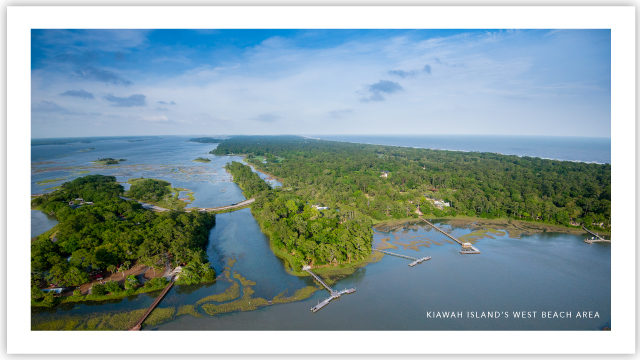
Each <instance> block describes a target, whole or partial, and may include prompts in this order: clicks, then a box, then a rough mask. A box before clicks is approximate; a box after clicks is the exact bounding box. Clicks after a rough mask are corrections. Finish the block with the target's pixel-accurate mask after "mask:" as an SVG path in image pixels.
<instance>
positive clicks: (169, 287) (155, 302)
mask: <svg viewBox="0 0 640 360" xmlns="http://www.w3.org/2000/svg"><path fill="white" fill-rule="evenodd" d="M175 282H176V278H175V277H174V278H173V279H171V282H169V285H167V286H166V287H165V288H164V289H163V290H162V292H161V293H160V295H158V297H157V298H156V299H155V300H154V301H153V303H152V304H151V305H150V306H149V308H148V309H147V311H145V313H144V314H143V315H142V317H141V318H140V320H138V322H137V323H136V324H135V325H134V326H133V327H132V328H131V329H129V331H139V330H140V328H142V323H143V322H144V321H145V320H147V317H148V316H149V315H151V312H152V311H153V310H154V309H155V308H156V306H158V304H160V301H162V299H163V298H164V296H165V295H167V293H168V292H169V290H171V287H172V286H173V284H174V283H175Z"/></svg>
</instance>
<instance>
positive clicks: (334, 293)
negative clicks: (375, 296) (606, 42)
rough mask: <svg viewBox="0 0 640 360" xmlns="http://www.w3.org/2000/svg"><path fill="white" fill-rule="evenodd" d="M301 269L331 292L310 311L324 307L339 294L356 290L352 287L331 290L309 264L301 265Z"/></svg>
mask: <svg viewBox="0 0 640 360" xmlns="http://www.w3.org/2000/svg"><path fill="white" fill-rule="evenodd" d="M302 270H304V271H306V272H308V273H309V274H311V276H313V277H314V279H316V280H317V281H318V282H319V283H320V284H322V286H324V287H325V288H326V289H327V290H328V291H329V294H331V295H330V296H329V297H328V298H326V299H324V300H322V301H321V302H319V303H318V304H317V305H316V306H314V307H312V308H311V311H313V312H316V311H318V310H320V309H322V308H323V307H325V306H326V305H328V304H329V303H330V302H331V300H333V299H337V298H339V297H340V296H342V295H344V294H351V293H354V292H356V289H354V288H350V289H344V290H340V291H335V290H333V289H332V288H331V287H330V286H329V285H327V284H326V283H325V282H324V281H322V279H321V278H320V277H319V276H318V275H316V274H314V273H313V271H311V266H309V265H305V266H303V267H302Z"/></svg>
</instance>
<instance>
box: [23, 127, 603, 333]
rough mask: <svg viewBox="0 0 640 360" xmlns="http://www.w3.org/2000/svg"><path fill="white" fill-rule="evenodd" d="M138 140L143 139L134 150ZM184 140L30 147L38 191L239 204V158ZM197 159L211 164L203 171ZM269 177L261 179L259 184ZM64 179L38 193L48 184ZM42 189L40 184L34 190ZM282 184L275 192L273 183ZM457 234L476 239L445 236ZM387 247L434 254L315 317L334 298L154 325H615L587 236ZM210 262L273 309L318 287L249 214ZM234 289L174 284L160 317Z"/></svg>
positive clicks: (413, 231) (111, 307)
mask: <svg viewBox="0 0 640 360" xmlns="http://www.w3.org/2000/svg"><path fill="white" fill-rule="evenodd" d="M134 140H142V141H134ZM187 140H188V138H182V137H150V138H118V139H113V138H112V139H97V140H96V139H94V140H88V141H91V142H89V143H83V142H78V143H70V144H62V145H36V146H32V174H33V175H32V177H33V178H32V192H33V193H40V192H44V191H51V189H49V190H47V188H50V187H51V186H55V185H58V184H59V183H61V182H63V181H68V180H70V179H72V178H75V177H78V176H83V175H85V174H87V173H100V174H109V175H114V176H116V177H117V179H118V180H119V181H126V179H128V178H130V177H139V176H145V177H154V178H160V179H164V180H167V181H170V182H171V183H172V184H173V185H174V186H179V187H184V188H188V189H190V190H193V191H194V192H195V197H196V200H195V201H194V205H195V206H203V207H211V206H221V205H225V204H231V203H235V202H238V201H241V200H243V196H242V193H241V191H240V190H239V189H238V187H237V186H236V185H235V184H233V183H232V182H231V179H230V176H229V175H228V174H227V173H226V172H225V171H224V169H223V166H224V164H226V163H227V162H229V161H232V160H237V161H238V160H240V158H238V157H217V156H214V155H210V154H208V152H209V151H210V150H211V149H212V148H213V147H215V145H212V144H198V143H192V142H188V141H187ZM198 156H206V157H209V158H210V159H212V161H211V162H210V163H204V164H202V163H196V162H193V161H192V160H193V159H195V158H196V157H198ZM99 157H113V158H125V159H127V160H126V161H125V162H123V163H122V164H121V165H115V166H109V167H107V166H95V165H93V164H91V161H93V160H95V159H97V158H99ZM262 176H263V177H264V175H262ZM49 179H60V180H58V181H57V182H52V183H46V184H45V183H42V181H43V180H49ZM38 182H41V183H40V184H38ZM276 185H277V184H276ZM38 213H39V212H35V214H34V213H32V234H36V233H38V232H43V231H46V230H47V229H48V228H50V227H51V226H53V225H54V224H55V222H54V221H52V219H50V218H48V217H46V216H45V215H44V214H42V213H39V214H40V215H38ZM442 225H443V226H444V227H445V229H446V230H447V231H453V233H454V235H457V236H461V235H463V234H466V233H469V232H471V231H472V230H473V229H467V228H450V227H449V226H448V225H446V224H442ZM385 238H389V239H390V241H391V243H392V244H395V246H397V247H398V248H397V249H395V250H391V251H394V252H397V253H402V254H407V255H410V256H415V257H422V256H432V259H431V260H430V261H427V262H425V263H422V264H420V265H417V266H415V267H413V268H410V267H408V266H407V263H408V261H407V260H404V259H401V258H397V257H391V256H385V257H384V258H383V259H382V260H381V261H379V262H377V263H372V264H369V265H368V266H366V267H364V268H361V269H359V270H358V271H357V272H356V273H355V274H353V275H351V276H349V277H347V278H344V279H342V280H340V281H338V282H337V283H336V284H335V285H334V288H336V289H343V288H346V287H355V288H356V289H357V291H356V293H354V294H350V295H345V296H343V297H341V298H340V299H339V300H337V301H333V302H332V303H331V304H330V305H328V306H326V307H325V308H323V309H322V310H321V311H319V312H317V313H311V312H310V311H309V308H310V307H311V306H313V305H315V304H316V303H317V302H319V301H321V300H322V299H324V298H325V297H326V296H327V292H326V291H318V292H316V293H315V294H314V295H313V296H312V297H311V298H309V299H307V300H304V301H299V302H295V303H288V304H280V305H273V306H268V307H264V308H261V309H258V310H255V311H250V312H235V313H229V314H223V315H216V316H209V315H206V314H204V313H203V316H202V317H198V318H196V317H193V316H190V315H183V316H180V317H176V318H174V319H172V320H171V321H169V322H166V323H164V324H161V325H160V326H156V327H154V328H153V329H158V330H202V329H210V330H252V329H256V330H257V329H269V330H284V329H305V330H319V329H322V330H338V329H340V330H350V329H353V330H386V329H397V330H412V329H413V330H417V329H425V330H426V329H437V330H457V329H469V330H474V329H487V330H489V329H523V330H526V329H585V330H589V329H599V328H601V327H603V326H610V307H611V305H610V304H611V299H610V288H611V283H610V278H611V272H610V262H611V261H610V247H609V246H608V245H599V244H594V245H587V244H585V243H583V242H582V239H583V236H575V235H566V234H536V235H532V236H523V237H522V238H510V237H509V236H508V234H506V233H505V234H504V235H500V236H494V237H493V238H483V239H480V240H478V243H477V247H478V248H479V249H480V250H481V251H482V254H480V255H460V254H459V253H458V250H459V248H458V246H457V245H453V244H449V243H446V242H445V238H444V235H442V234H440V233H438V232H436V231H434V230H430V229H425V228H423V227H412V228H410V229H405V230H399V231H396V232H393V233H384V232H375V234H374V241H375V243H376V246H379V244H380V242H381V240H382V239H385ZM209 239H210V243H209V248H208V254H209V258H210V260H211V262H212V264H213V266H214V267H215V268H216V271H217V272H218V273H219V274H220V273H222V271H223V269H224V267H225V266H228V265H231V264H232V263H234V262H235V263H234V264H233V267H232V271H234V272H236V273H238V274H241V275H242V276H244V277H245V278H247V279H249V280H252V281H255V282H256V285H255V286H253V289H254V290H255V295H254V296H256V297H263V298H266V299H271V298H273V297H274V296H275V295H277V294H279V293H282V292H284V293H285V294H286V295H290V294H292V293H293V292H294V291H295V290H297V289H300V288H302V287H304V286H307V285H312V284H313V282H312V281H311V280H310V279H309V278H298V277H295V276H291V275H289V274H287V273H286V272H285V270H284V267H283V265H282V263H281V261H280V260H279V259H277V258H276V257H275V256H274V255H273V253H272V252H271V250H270V249H269V245H268V240H267V239H266V237H265V236H264V235H263V234H262V233H261V232H260V229H259V226H258V224H257V223H256V221H255V220H254V219H253V217H252V215H251V212H250V210H249V209H244V210H240V211H236V212H232V213H226V214H221V215H218V216H217V218H216V226H215V227H214V228H213V229H212V231H211V233H210V237H209ZM411 241H436V242H438V243H440V244H441V245H435V244H433V243H431V245H430V246H429V247H425V246H422V247H418V248H417V250H413V249H410V248H404V247H403V244H405V245H406V244H408V243H409V242H411ZM228 286H229V283H228V282H226V281H223V280H219V281H218V282H216V283H214V284H211V285H207V286H195V287H193V286H191V287H185V286H176V287H174V288H173V289H172V290H171V291H170V292H169V294H168V295H167V297H166V298H165V300H164V301H163V302H162V305H161V306H162V307H176V308H178V307H180V306H182V305H189V304H195V303H196V302H197V301H198V300H199V299H201V298H203V297H205V296H208V295H212V294H216V293H220V292H222V291H224V289H226V288H227V287H228ZM152 301H153V295H139V296H135V297H132V298H128V299H123V300H117V301H114V302H110V303H100V304H81V305H74V306H67V307H59V308H57V309H55V310H53V311H44V312H34V313H33V314H32V317H33V322H38V321H45V320H48V319H52V318H57V317H61V316H67V315H83V314H93V313H110V312H114V311H125V310H134V309H141V308H143V307H146V306H148V305H149V304H150V303H151V302H152ZM428 311H434V312H435V311H463V312H464V313H465V315H466V312H468V311H477V312H482V311H485V312H487V311H491V312H493V311H500V312H504V311H507V312H511V311H537V312H538V317H539V316H540V315H539V312H540V311H558V312H559V311H571V312H574V313H575V312H576V311H581V312H582V311H597V312H598V314H599V319H575V318H572V319H540V318H537V319H528V320H522V319H520V320H516V319H513V318H510V319H504V318H501V319H447V320H443V319H429V318H427V315H426V313H427V312H428Z"/></svg>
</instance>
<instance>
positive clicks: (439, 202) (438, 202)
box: [425, 196, 451, 210]
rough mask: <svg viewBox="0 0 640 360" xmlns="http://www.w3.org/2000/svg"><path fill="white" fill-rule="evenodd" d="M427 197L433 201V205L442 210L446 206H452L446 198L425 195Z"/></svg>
mask: <svg viewBox="0 0 640 360" xmlns="http://www.w3.org/2000/svg"><path fill="white" fill-rule="evenodd" d="M425 199H427V201H429V202H431V203H432V204H433V206H435V207H437V208H438V209H440V210H443V209H444V208H445V207H450V206H451V204H450V203H449V202H446V201H444V200H438V199H431V198H428V197H426V196H425Z"/></svg>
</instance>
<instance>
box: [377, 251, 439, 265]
mask: <svg viewBox="0 0 640 360" xmlns="http://www.w3.org/2000/svg"><path fill="white" fill-rule="evenodd" d="M373 250H374V251H378V252H381V253H383V254H387V255H392V256H397V257H401V258H404V259H408V260H413V262H411V263H410V264H409V266H416V265H418V264H420V263H422V262H424V261H427V260H431V256H425V257H422V258H414V257H412V256H407V255H402V254H396V253H392V252H391V251H385V250H380V249H373Z"/></svg>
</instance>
